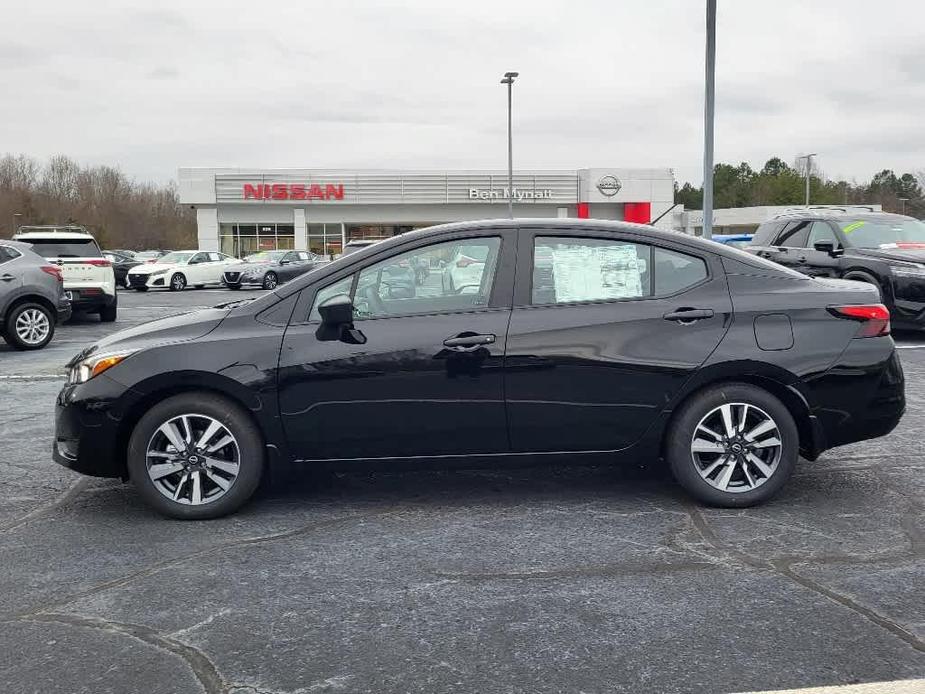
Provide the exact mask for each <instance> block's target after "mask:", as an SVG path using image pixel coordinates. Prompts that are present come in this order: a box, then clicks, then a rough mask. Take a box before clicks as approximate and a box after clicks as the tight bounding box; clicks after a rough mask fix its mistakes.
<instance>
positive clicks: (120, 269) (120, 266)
mask: <svg viewBox="0 0 925 694" xmlns="http://www.w3.org/2000/svg"><path fill="white" fill-rule="evenodd" d="M103 257H104V258H106V260H108V261H109V262H110V263H112V271H113V274H115V276H116V284H118V285H119V286H120V287H126V288H127V287H128V279H127V276H128V271H129V270H131V269H132V268H133V267H136V266H138V265H143V264H144V263H143V261H141V260H135V259H134V258H132V257H131V256H128V255H124V254H123V253H120V252H119V251H103Z"/></svg>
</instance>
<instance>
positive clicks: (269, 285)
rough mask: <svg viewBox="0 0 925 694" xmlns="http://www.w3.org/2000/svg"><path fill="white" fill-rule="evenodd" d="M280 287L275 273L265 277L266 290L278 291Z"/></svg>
mask: <svg viewBox="0 0 925 694" xmlns="http://www.w3.org/2000/svg"><path fill="white" fill-rule="evenodd" d="M278 286H279V277H277V276H276V273H275V272H268V273H267V274H265V275H264V276H263V288H264V289H276V288H277V287H278Z"/></svg>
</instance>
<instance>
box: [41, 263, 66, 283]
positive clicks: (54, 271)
mask: <svg viewBox="0 0 925 694" xmlns="http://www.w3.org/2000/svg"><path fill="white" fill-rule="evenodd" d="M39 269H40V270H41V271H42V272H47V273H48V274H49V275H51V276H52V277H55V278H57V280H58V281H59V282H63V281H64V273H63V272H61V268H59V267H58V266H57V265H42V266H41V268H39Z"/></svg>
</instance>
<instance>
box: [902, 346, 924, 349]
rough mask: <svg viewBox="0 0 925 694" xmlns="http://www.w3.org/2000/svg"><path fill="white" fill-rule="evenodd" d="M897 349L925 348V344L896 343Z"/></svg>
mask: <svg viewBox="0 0 925 694" xmlns="http://www.w3.org/2000/svg"><path fill="white" fill-rule="evenodd" d="M896 349H925V345H896Z"/></svg>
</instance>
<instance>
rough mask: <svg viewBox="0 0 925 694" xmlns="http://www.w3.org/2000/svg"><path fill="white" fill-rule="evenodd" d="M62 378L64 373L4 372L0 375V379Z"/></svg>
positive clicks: (35, 379)
mask: <svg viewBox="0 0 925 694" xmlns="http://www.w3.org/2000/svg"><path fill="white" fill-rule="evenodd" d="M46 378H47V379H52V378H54V379H63V378H65V375H64V374H63V373H60V374H5V375H3V376H0V381H37V380H40V379H46Z"/></svg>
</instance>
